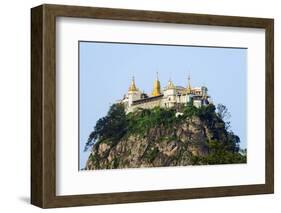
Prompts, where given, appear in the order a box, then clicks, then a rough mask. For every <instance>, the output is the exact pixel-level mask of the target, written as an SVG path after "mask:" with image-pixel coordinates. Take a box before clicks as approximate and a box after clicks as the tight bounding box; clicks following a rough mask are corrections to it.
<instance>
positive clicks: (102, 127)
mask: <svg viewBox="0 0 281 213" xmlns="http://www.w3.org/2000/svg"><path fill="white" fill-rule="evenodd" d="M126 131H127V119H126V113H125V110H124V105H123V104H113V105H112V106H111V107H110V109H109V111H108V113H107V115H106V116H105V117H103V118H100V119H99V120H98V121H97V123H96V126H95V128H94V131H92V132H91V134H90V135H89V138H88V141H87V143H86V145H85V151H86V150H88V149H89V148H90V147H92V146H93V145H94V144H95V143H96V142H101V141H103V140H105V139H107V140H110V141H112V142H117V141H118V140H119V139H120V138H122V137H123V136H124V135H125V134H126Z"/></svg>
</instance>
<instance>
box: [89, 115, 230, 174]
mask: <svg viewBox="0 0 281 213" xmlns="http://www.w3.org/2000/svg"><path fill="white" fill-rule="evenodd" d="M211 140H217V141H220V142H221V143H226V141H227V132H226V130H225V126H224V123H223V122H221V121H219V120H213V121H212V123H211V124H210V123H206V122H204V121H202V120H200V118H199V117H197V116H193V117H191V118H186V119H185V120H184V122H181V123H179V124H174V125H173V126H170V127H164V126H159V127H155V128H151V129H149V131H147V132H146V133H145V134H142V135H139V134H127V135H125V136H124V137H122V138H121V139H120V140H119V141H118V142H117V143H116V142H114V143H112V141H110V139H108V140H104V141H102V142H100V143H96V144H94V145H93V148H92V152H91V154H90V156H89V159H88V161H87V164H86V167H85V169H86V170H92V169H113V168H140V167H164V166H186V165H193V164H194V162H193V161H194V157H198V156H206V155H208V153H209V148H208V146H207V141H211Z"/></svg>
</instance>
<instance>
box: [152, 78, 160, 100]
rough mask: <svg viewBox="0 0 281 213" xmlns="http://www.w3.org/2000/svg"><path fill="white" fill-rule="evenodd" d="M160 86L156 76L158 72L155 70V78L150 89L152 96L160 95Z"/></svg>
mask: <svg viewBox="0 0 281 213" xmlns="http://www.w3.org/2000/svg"><path fill="white" fill-rule="evenodd" d="M160 90H161V86H160V81H159V78H158V72H157V78H156V80H155V81H154V84H153V91H152V96H159V95H161V91H160Z"/></svg>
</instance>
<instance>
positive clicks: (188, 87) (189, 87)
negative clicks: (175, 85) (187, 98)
mask: <svg viewBox="0 0 281 213" xmlns="http://www.w3.org/2000/svg"><path fill="white" fill-rule="evenodd" d="M190 93H191V84H190V74H188V85H187V94H190Z"/></svg>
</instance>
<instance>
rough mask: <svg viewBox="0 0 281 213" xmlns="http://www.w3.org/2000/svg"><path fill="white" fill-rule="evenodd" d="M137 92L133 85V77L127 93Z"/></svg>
mask: <svg viewBox="0 0 281 213" xmlns="http://www.w3.org/2000/svg"><path fill="white" fill-rule="evenodd" d="M136 91H138V89H137V87H136V84H135V77H134V76H133V78H132V81H131V85H130V87H129V92H136Z"/></svg>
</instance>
